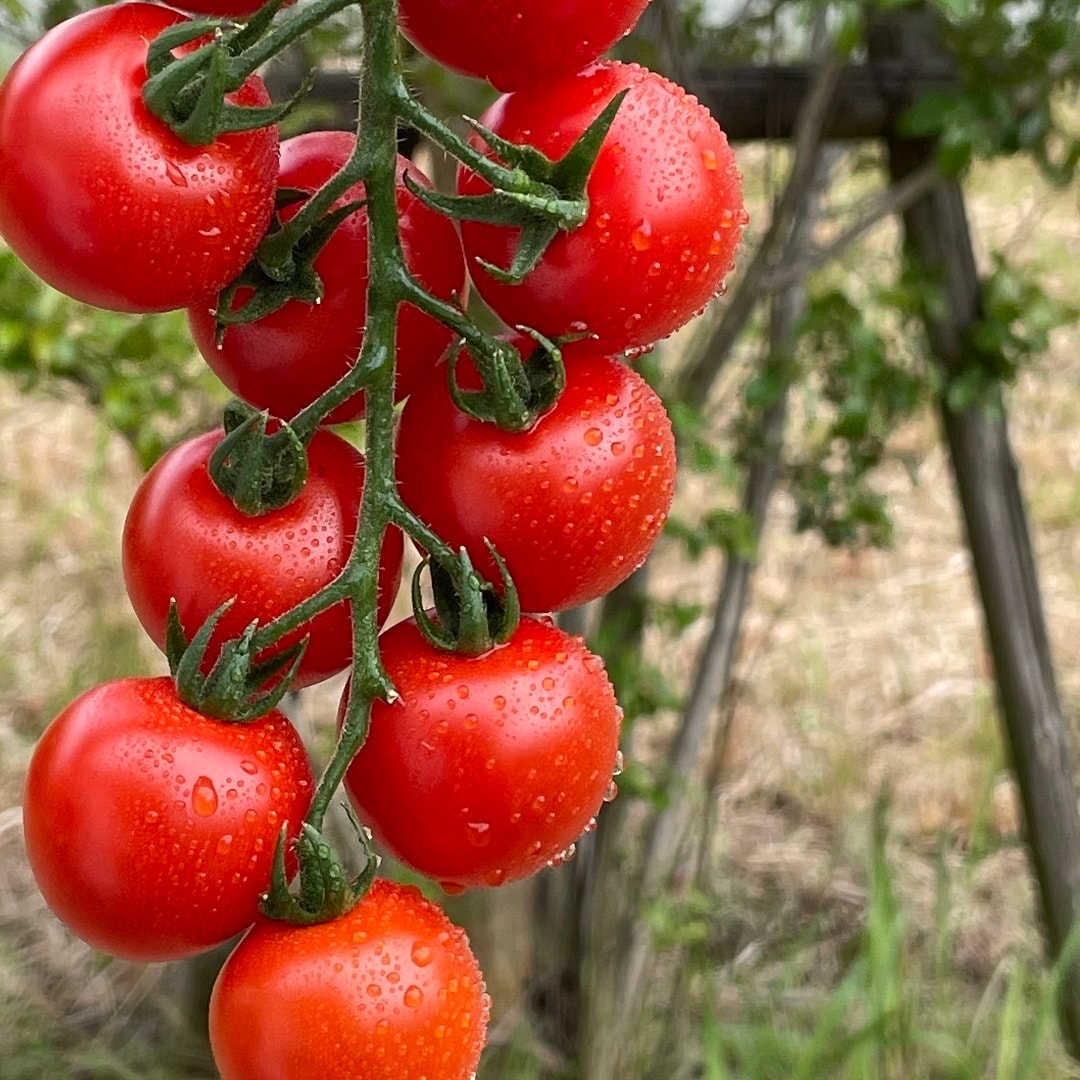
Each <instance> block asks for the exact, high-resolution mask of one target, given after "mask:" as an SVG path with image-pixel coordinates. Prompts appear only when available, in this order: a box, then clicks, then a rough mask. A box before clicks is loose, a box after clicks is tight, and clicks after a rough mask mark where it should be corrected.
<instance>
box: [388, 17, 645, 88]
mask: <svg viewBox="0 0 1080 1080" xmlns="http://www.w3.org/2000/svg"><path fill="white" fill-rule="evenodd" d="M648 3H649V0H547V2H545V3H542V4H523V3H521V0H399V3H398V10H399V13H400V16H399V17H400V22H401V29H402V33H404V34H405V36H406V37H407V38H408V39H409V40H410V41H411V42H412V43H413V44H414V45H416V47H417V48H418V49H420V50H421V51H423V52H425V53H427V54H428V56H432V57H434V58H435V59H436V60H438V61H439V63H440V64H445V65H446V66H447V67H452V68H455V69H457V70H458V71H463V72H464V73H465V74H466V75H476V76H479V77H480V78H482V79H488V80H489V81H491V82H493V83H494V84H495V85H496V86H497V87H499V89H500V90H514V89H516V88H518V87H520V86H527V85H530V84H534V83H540V82H545V81H549V80H551V79H552V78H554V77H558V76H562V75H570V74H572V73H573V72H575V71H579V70H580V69H581V68H583V67H585V66H586V65H587V64H590V63H592V61H593V60H595V59H596V58H597V57H598V56H599V55H600V54H601V53H603V52H606V51H607V50H608V49H609V48H611V46H612V45H614V44H615V42H616V41H618V40H619V38H621V37H622V36H623V35H624V34H627V33H629V32H630V30H631V29H632V28H633V26H634V24H635V23H636V22H637V21H638V19H639V18H640V17H641V13H642V12H643V11H644V10H645V8H646V7H647V6H648Z"/></svg>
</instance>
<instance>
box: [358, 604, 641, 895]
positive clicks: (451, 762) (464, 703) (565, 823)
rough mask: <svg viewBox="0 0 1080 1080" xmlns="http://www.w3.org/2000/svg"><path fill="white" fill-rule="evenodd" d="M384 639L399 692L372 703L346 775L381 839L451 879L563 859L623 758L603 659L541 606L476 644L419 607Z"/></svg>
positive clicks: (455, 888)
mask: <svg viewBox="0 0 1080 1080" xmlns="http://www.w3.org/2000/svg"><path fill="white" fill-rule="evenodd" d="M379 648H380V651H381V655H382V659H383V663H384V665H385V666H386V671H387V673H388V674H389V676H390V679H391V681H392V682H393V684H394V686H395V687H396V688H397V691H398V693H399V694H400V695H401V696H400V698H399V699H398V700H397V701H395V703H394V704H393V705H388V704H386V703H385V702H376V703H375V706H374V709H373V710H372V716H371V731H370V734H369V735H368V738H367V741H366V742H365V743H364V745H363V746H362V747H361V748H360V750H359V752H358V753H357V755H356V756H355V757H354V758H353V761H352V764H351V765H350V767H349V771H348V773H347V774H346V777H345V790H346V792H347V793H348V796H349V799H350V800H351V801H352V804H353V806H354V807H355V808H356V810H357V813H358V814H359V815H360V818H361V820H362V821H363V822H364V823H365V824H366V825H368V826H369V827H370V828H371V830H372V831H373V833H374V835H375V838H376V839H377V840H378V842H379V843H380V844H382V845H383V846H384V847H385V848H386V849H387V850H388V851H389V852H390V853H391V854H393V856H394V857H395V858H397V859H399V860H400V861H402V862H404V863H406V864H407V865H408V866H411V867H412V868H413V869H414V870H417V871H419V872H420V873H421V874H424V875H426V876H427V877H430V878H433V879H435V880H436V881H438V882H440V883H441V884H442V885H443V887H444V888H445V889H447V891H449V892H460V891H461V890H463V889H469V888H476V887H482V886H495V885H503V884H506V883H507V882H511V881H517V880H519V879H521V878H525V877H528V876H529V875H531V874H534V873H536V872H537V871H538V870H541V869H543V868H544V867H545V866H548V865H552V864H556V863H558V862H559V861H561V858H562V856H563V853H564V852H566V850H567V849H568V848H569V846H570V845H571V844H573V843H574V842H575V841H576V840H577V839H578V838H579V837H580V836H581V834H582V833H583V832H585V831H586V829H587V828H588V827H589V825H590V823H591V822H592V821H593V819H594V817H595V815H596V814H597V813H598V812H599V810H600V807H601V805H602V804H603V802H604V799H605V796H607V795H608V794H609V792H610V789H611V784H612V775H613V773H614V770H615V767H616V759H617V755H618V743H619V725H620V722H621V718H622V713H621V711H620V709H619V707H618V705H617V704H616V702H615V694H614V691H613V690H612V687H611V683H610V681H609V680H608V677H607V674H606V672H605V671H604V666H603V662H602V661H601V660H600V659H599V658H598V657H596V656H594V655H592V654H591V653H590V652H589V651H588V650H587V649H586V648H585V645H584V642H583V641H582V640H581V638H577V637H571V636H570V635H569V634H567V633H566V632H565V631H563V630H560V629H558V627H556V626H554V625H553V624H551V623H548V622H546V621H540V620H537V619H531V618H524V619H522V621H521V624H520V626H519V627H518V629H517V631H516V632H515V633H514V635H513V637H512V638H511V639H510V641H509V642H508V643H507V644H505V645H503V646H500V647H498V648H496V649H493V650H491V651H490V652H487V653H485V654H484V655H483V656H479V657H467V656H462V655H459V654H456V653H449V652H444V651H442V650H439V649H436V648H435V647H434V646H432V645H430V644H428V643H427V642H426V641H425V640H424V638H423V637H422V636H421V634H420V631H419V630H418V628H417V626H416V624H415V622H414V621H413V620H412V619H408V620H405V621H403V622H400V623H396V624H395V625H394V626H392V627H390V629H389V630H386V631H384V632H383V633H382V634H381V635H380V637H379ZM342 702H343V704H344V698H343V699H342ZM340 719H341V713H340V712H339V721H340Z"/></svg>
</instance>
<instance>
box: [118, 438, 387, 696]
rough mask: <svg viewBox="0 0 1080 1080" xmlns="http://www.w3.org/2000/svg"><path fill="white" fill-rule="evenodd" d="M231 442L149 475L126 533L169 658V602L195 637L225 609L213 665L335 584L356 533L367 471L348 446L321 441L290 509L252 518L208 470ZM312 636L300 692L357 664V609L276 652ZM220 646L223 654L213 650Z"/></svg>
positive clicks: (324, 617)
mask: <svg viewBox="0 0 1080 1080" xmlns="http://www.w3.org/2000/svg"><path fill="white" fill-rule="evenodd" d="M221 439H222V432H221V431H211V432H208V433H207V434H205V435H200V436H197V437H196V438H194V439H189V440H188V441H187V442H184V443H181V444H180V445H179V446H177V447H174V448H173V449H172V450H171V451H169V453H167V454H166V455H165V456H164V457H163V458H162V459H161V460H160V461H159V462H158V463H157V464H156V465H155V466H154V467H153V468H152V469H151V470H150V472H149V473H147V475H146V477H145V478H144V479H143V481H142V483H141V484H140V485H139V488H138V490H137V491H136V492H135V497H134V499H132V501H131V506H130V507H129V508H128V514H127V520H126V522H125V523H124V537H123V567H124V582H125V584H126V586H127V591H128V596H129V597H130V598H131V604H132V607H134V609H135V614H136V615H137V616H138V617H139V621H140V622H141V623H142V624H143V627H144V628H145V629H146V632H147V633H148V634H149V635H150V637H152V638H153V639H154V641H155V642H156V643H157V645H158V647H159V648H164V647H165V626H166V619H167V617H168V613H169V600H170V599H171V598H175V599H176V602H177V606H178V609H179V614H180V621H181V623H182V624H183V626H184V629H185V630H186V631H187V634H188V637H189V638H190V637H191V636H192V635H193V634H194V633H195V631H196V630H198V628H199V627H200V626H201V625H202V624H203V622H204V621H205V620H206V618H207V616H208V615H210V614H211V613H212V612H213V611H214V610H215V609H216V608H217V607H218V606H219V605H220V604H222V603H224V602H225V601H226V600H228V599H229V598H230V597H232V596H235V597H236V602H235V603H234V604H233V606H232V607H231V608H230V609H229V610H228V611H227V612H226V613H225V614H224V615H223V616H222V618H221V621H220V623H219V624H218V627H217V629H216V631H215V634H214V638H213V639H212V646H211V649H210V650H209V655H208V659H211V660H212V659H213V658H214V657H216V655H217V648H219V647H220V644H221V643H222V642H224V641H226V640H228V639H229V638H232V637H237V636H239V635H240V634H241V633H242V632H243V630H244V628H245V627H246V626H247V625H248V623H250V622H251V621H252V620H253V619H259V620H260V621H261V622H263V623H267V622H269V621H270V620H271V619H273V618H275V617H276V616H278V615H281V614H283V613H284V612H286V611H288V610H289V609H290V608H292V607H293V606H295V605H296V604H298V603H300V602H301V601H302V600H304V599H306V598H307V597H309V596H311V595H312V594H313V593H315V592H317V591H318V590H319V589H320V588H321V587H322V586H323V585H326V584H327V583H328V582H330V581H332V580H333V579H334V578H335V577H336V576H337V575H338V573H340V571H341V569H342V567H343V566H344V565H345V562H346V560H347V559H348V557H349V552H350V551H351V549H352V542H353V537H354V536H355V533H356V523H357V516H358V514H359V508H360V495H361V490H362V488H363V483H364V461H363V458H362V457H361V455H360V453H359V452H358V451H357V450H355V449H354V448H353V447H352V446H350V445H349V444H348V443H347V442H345V440H344V439H341V438H339V437H338V436H337V435H334V434H332V433H331V432H329V431H325V430H320V431H317V432H316V433H315V437H314V438H313V439H312V440H311V445H310V446H309V448H308V478H307V481H306V483H305V485H304V488H303V490H302V491H301V493H300V495H299V496H298V497H297V498H296V499H295V500H294V501H293V502H291V503H290V504H289V505H288V506H286V507H283V508H282V509H280V510H275V511H273V512H271V513H269V514H265V515H263V516H262V517H248V516H247V515H245V514H243V513H242V512H241V511H240V510H238V509H237V508H236V507H235V506H234V505H233V504H232V503H231V502H230V501H229V499H228V498H227V497H226V496H224V495H222V493H221V492H220V491H218V489H217V488H216V487H215V486H214V482H213V480H212V479H211V478H210V473H209V470H208V468H207V462H208V461H209V460H210V455H211V454H212V453H213V451H214V448H215V447H216V446H217V445H218V443H219V442H220V441H221ZM402 547H403V543H402V539H401V533H400V532H398V531H397V530H396V529H391V530H390V531H389V532H388V533H387V538H386V543H385V546H384V548H383V557H382V563H381V566H380V570H379V614H380V619H385V618H386V616H387V614H388V613H389V610H390V605H391V604H392V603H393V599H394V594H395V593H396V592H397V587H398V582H399V576H400V573H401V555H402ZM305 635H310V639H311V640H310V641H309V642H308V647H307V651H306V652H305V654H304V659H303V662H302V664H301V666H300V671H299V674H298V676H297V680H296V682H295V683H294V686H295V687H296V688H297V689H299V688H300V687H303V686H309V685H311V684H312V683H316V682H319V681H321V680H323V679H327V678H329V677H330V676H331V675H335V674H336V673H337V672H339V671H341V670H343V669H344V668H346V667H348V665H349V663H350V661H351V659H352V630H351V621H350V618H349V612H348V607H347V604H346V603H344V602H343V603H340V604H337V605H335V606H334V607H332V608H330V609H328V610H327V611H324V612H322V613H321V614H320V615H317V616H316V617H315V618H314V619H313V620H312V621H311V622H310V623H307V624H306V625H305V626H303V627H301V628H300V629H299V630H297V631H295V632H293V633H291V634H288V635H286V636H285V637H284V638H283V639H282V641H281V642H280V644H278V645H276V646H274V648H273V649H272V650H268V651H267V655H273V654H274V653H276V652H278V651H280V650H281V649H283V648H287V647H288V646H289V645H290V644H292V643H293V642H295V641H298V640H299V639H300V638H301V637H304V636H305ZM214 643H216V645H215V644H214Z"/></svg>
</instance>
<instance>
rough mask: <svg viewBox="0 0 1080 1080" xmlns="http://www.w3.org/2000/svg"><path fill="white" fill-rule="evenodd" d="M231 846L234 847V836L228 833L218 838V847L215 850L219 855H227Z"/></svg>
mask: <svg viewBox="0 0 1080 1080" xmlns="http://www.w3.org/2000/svg"><path fill="white" fill-rule="evenodd" d="M230 847H232V836H230V835H229V834H228V833H226V834H225V835H224V836H222V837H220V838H219V839H218V842H217V848H216V849H215V850H216V851H217V853H218V854H219V855H226V854H228V851H229V848H230Z"/></svg>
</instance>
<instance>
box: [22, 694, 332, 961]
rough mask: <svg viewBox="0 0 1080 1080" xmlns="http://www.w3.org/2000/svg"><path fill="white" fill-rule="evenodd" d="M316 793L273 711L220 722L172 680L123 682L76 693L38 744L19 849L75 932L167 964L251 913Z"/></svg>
mask: <svg viewBox="0 0 1080 1080" xmlns="http://www.w3.org/2000/svg"><path fill="white" fill-rule="evenodd" d="M313 787H314V784H313V778H312V773H311V764H310V762H309V761H308V757H307V754H306V753H305V751H304V747H303V744H302V743H301V741H300V736H299V735H298V734H297V733H296V730H295V729H294V728H293V726H292V725H291V724H290V723H289V722H288V720H286V719H285V717H284V716H282V715H281V713H279V712H271V713H270V714H269V715H267V716H264V717H262V718H261V719H259V720H256V721H254V722H253V723H250V724H227V723H222V722H221V721H218V720H210V719H207V718H206V717H205V716H201V715H200V714H199V713H197V712H194V711H193V710H192V709H189V708H188V707H187V706H186V705H184V704H183V703H182V702H181V701H180V700H179V698H177V696H176V690H175V688H174V686H173V683H172V680H171V679H168V678H160V679H120V680H118V681H116V682H110V683H105V684H104V685H102V686H99V687H96V688H95V689H93V690H90V691H88V692H87V693H85V694H83V695H82V696H81V697H79V698H76V700H75V701H73V702H72V703H71V704H70V705H69V706H68V707H67V708H66V709H65V710H64V711H63V712H62V713H61V714H60V715H59V716H58V717H57V718H56V719H55V720H54V721H53V722H52V723H51V724H50V725H49V727H48V728H47V729H46V731H45V734H44V735H43V736H42V737H41V739H40V741H39V742H38V744H37V747H36V748H35V750H34V755H33V757H32V759H31V761H30V768H29V771H28V772H27V776H26V792H25V798H24V803H23V828H24V830H25V834H26V850H27V854H28V856H29V859H30V866H31V868H32V869H33V871H34V877H35V878H36V879H37V883H38V886H39V887H40V889H41V892H42V894H43V895H44V897H45V899H46V901H47V902H48V904H49V906H50V907H51V908H52V909H53V911H54V912H55V913H56V914H57V915H58V916H59V918H60V919H61V920H62V921H63V922H64V923H66V924H67V926H68V927H69V928H70V929H71V930H72V931H74V933H76V934H78V935H79V937H81V938H83V939H84V940H85V941H87V942H89V943H90V944H91V945H93V946H94V947H95V948H98V949H102V950H104V951H105V952H108V953H112V954H113V955H115V956H121V957H124V958H125V959H128V960H136V961H142V962H149V961H156V960H175V959H178V958H180V957H183V956H191V955H193V954H195V953H198V952H201V951H204V950H206V949H209V948H212V947H213V946H214V945H217V944H220V943H221V942H222V941H226V940H227V939H228V938H230V937H232V936H233V935H234V934H237V933H239V932H240V931H241V930H243V929H244V928H245V927H247V926H250V925H251V923H252V922H254V921H255V918H256V916H257V914H258V902H259V897H260V895H261V894H262V893H263V892H265V890H266V889H267V887H268V886H269V884H270V866H271V860H272V858H273V854H274V849H275V846H276V844H277V840H278V835H279V834H280V832H281V828H282V826H283V825H284V824H285V823H286V822H288V824H289V829H290V833H291V834H292V835H295V834H296V832H297V831H298V830H299V827H300V824H301V822H302V821H303V819H304V816H305V814H306V813H307V811H308V807H309V805H310V803H311V797H312V793H313Z"/></svg>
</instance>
